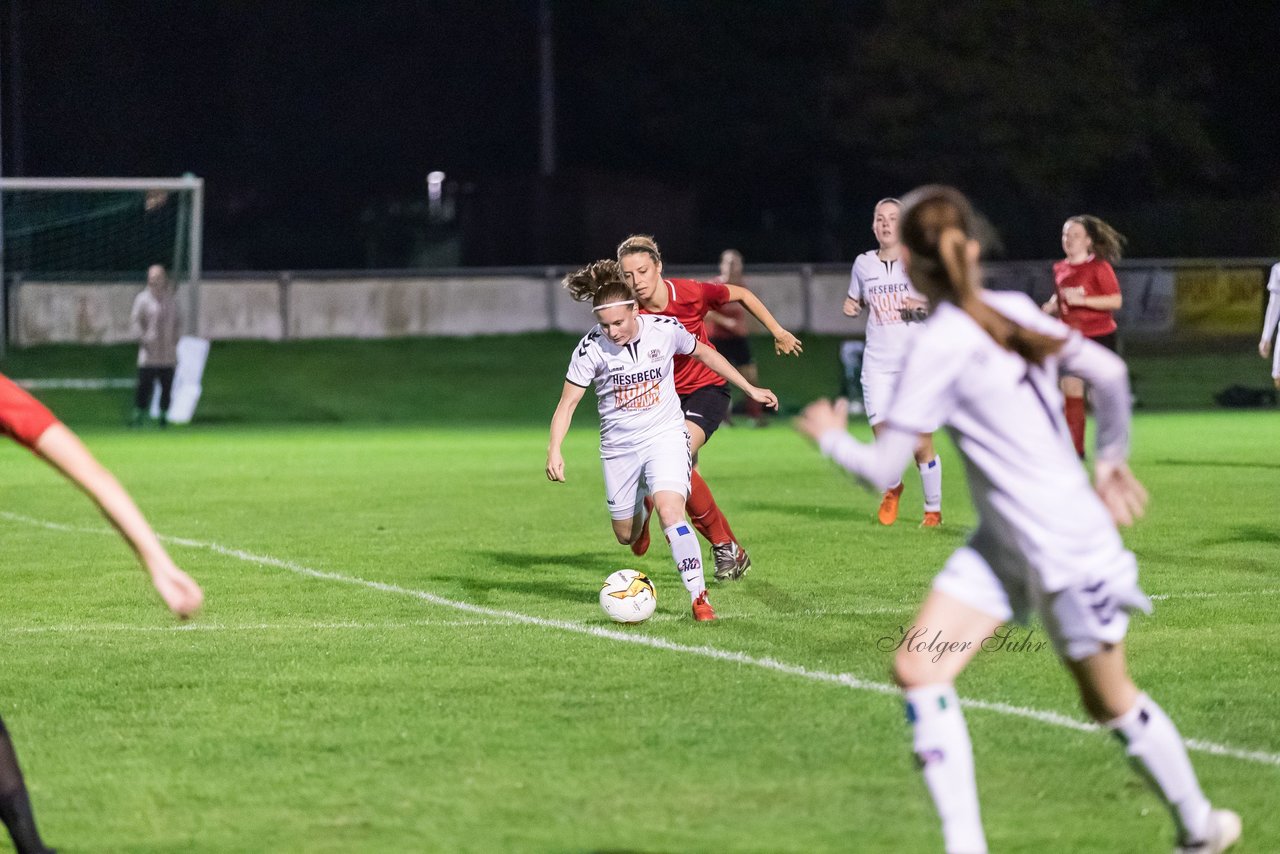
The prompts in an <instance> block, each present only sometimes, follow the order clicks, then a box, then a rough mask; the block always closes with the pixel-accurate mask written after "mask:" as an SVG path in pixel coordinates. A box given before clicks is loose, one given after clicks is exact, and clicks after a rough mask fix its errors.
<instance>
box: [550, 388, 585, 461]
mask: <svg viewBox="0 0 1280 854" xmlns="http://www.w3.org/2000/svg"><path fill="white" fill-rule="evenodd" d="M586 391H587V390H586V389H585V388H583V387H582V386H580V385H574V384H573V383H571V382H569V381H568V380H565V382H564V388H563V389H562V390H561V391H560V402H559V403H557V404H556V413H555V415H552V416H551V444H549V445H547V480H551V481H559V482H561V483H563V482H564V456H562V455H561V453H560V446H561V445H563V444H564V437H565V436H566V435H568V433H569V425H570V424H571V423H572V422H573V412H574V410H575V409H577V408H578V401H580V400H582V395H583V394H585V393H586Z"/></svg>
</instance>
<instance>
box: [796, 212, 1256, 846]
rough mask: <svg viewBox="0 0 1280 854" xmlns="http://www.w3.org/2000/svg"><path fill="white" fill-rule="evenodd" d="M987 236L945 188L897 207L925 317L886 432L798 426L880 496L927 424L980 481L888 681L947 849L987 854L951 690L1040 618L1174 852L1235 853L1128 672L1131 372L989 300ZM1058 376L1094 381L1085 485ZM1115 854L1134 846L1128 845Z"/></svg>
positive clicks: (1218, 815)
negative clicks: (866, 441) (1165, 814)
mask: <svg viewBox="0 0 1280 854" xmlns="http://www.w3.org/2000/svg"><path fill="white" fill-rule="evenodd" d="M977 230H978V221H977V216H976V214H975V213H974V211H973V209H972V208H971V207H970V206H969V202H968V200H967V199H965V197H964V196H963V195H961V194H960V193H959V192H958V191H956V190H954V189H952V188H950V187H939V186H932V187H921V188H920V189H918V190H915V191H914V192H912V193H911V194H910V195H908V196H907V197H906V198H904V199H903V210H902V242H903V246H904V248H905V249H904V253H903V260H904V262H905V264H906V267H907V272H908V274H909V275H910V277H911V281H912V283H913V284H914V285H915V287H916V288H918V289H919V290H920V292H921V293H923V294H924V295H925V296H926V297H927V298H928V300H929V304H930V307H931V309H932V310H931V312H930V315H929V319H928V320H927V321H926V322H925V332H924V334H923V335H921V336H920V339H919V341H918V342H917V343H916V344H915V346H914V347H912V349H911V352H910V353H909V354H908V355H907V360H906V364H905V365H904V367H903V372H902V382H901V383H899V385H898V388H897V391H896V392H895V394H894V396H893V399H892V400H891V401H890V403H889V408H888V417H887V418H886V420H885V423H886V429H885V430H884V431H882V432H881V433H879V434H878V435H877V436H876V438H875V442H874V444H872V445H871V446H867V445H863V444H861V443H859V442H857V441H856V440H855V439H854V438H853V437H852V436H850V435H849V433H848V427H847V422H848V407H847V406H841V405H836V406H833V405H832V404H831V403H830V402H828V401H819V402H817V403H815V404H812V405H811V406H809V407H808V408H806V409H805V411H804V415H803V416H802V417H801V418H800V419H799V421H798V422H797V426H798V427H799V428H800V429H801V430H802V431H803V432H804V433H806V434H808V435H809V436H810V437H811V438H813V439H814V440H815V441H817V442H818V446H819V448H820V449H821V450H822V452H823V453H824V454H826V455H827V456H829V457H831V458H832V459H833V460H835V461H836V462H837V463H838V464H839V465H840V466H841V467H843V468H844V469H846V470H848V471H849V472H851V473H852V474H855V475H857V476H858V477H860V478H862V479H863V480H865V481H866V482H867V483H869V484H871V485H872V486H874V487H876V488H879V489H883V488H884V485H885V484H888V483H892V482H893V480H894V479H896V478H897V477H899V475H900V474H901V472H902V466H903V464H904V463H906V461H907V460H908V459H910V458H911V453H912V450H913V448H914V447H915V444H916V442H917V441H918V435H919V433H920V430H921V428H923V427H926V426H931V425H937V424H945V425H946V426H947V429H948V431H949V432H950V434H951V437H952V439H953V440H954V443H955V446H956V449H957V450H958V451H959V453H960V455H961V456H962V457H963V458H964V461H965V467H966V469H967V471H968V472H969V475H970V476H969V479H968V480H969V491H970V494H971V495H972V498H973V505H974V509H975V510H977V513H978V527H977V530H975V531H974V532H973V534H972V535H971V536H970V538H969V541H968V542H967V543H966V544H965V545H963V546H962V547H961V548H959V549H958V550H956V552H955V553H954V554H953V555H952V556H951V557H950V558H949V559H948V560H947V562H946V565H945V566H943V568H942V571H941V572H939V573H938V575H937V576H936V577H935V579H934V582H933V589H932V590H931V591H930V592H929V594H928V595H927V597H926V598H925V601H924V604H923V606H922V607H921V609H920V613H919V614H918V615H917V617H916V620H915V623H914V625H912V626H911V627H909V628H905V629H902V630H901V631H900V634H901V638H900V639H899V638H894V640H895V641H896V647H895V648H896V650H897V651H896V653H895V655H894V662H893V670H894V676H895V678H896V679H897V681H898V684H899V685H901V686H902V688H903V692H904V693H905V695H906V701H907V722H908V723H909V724H910V725H911V728H912V734H913V741H914V744H913V746H914V750H915V754H916V758H917V761H918V764H919V767H920V770H921V772H922V774H923V776H924V780H925V784H926V785H927V787H928V789H929V794H930V796H931V797H932V799H933V802H934V806H935V807H936V809H937V811H938V816H939V818H940V819H941V820H942V833H943V839H944V844H945V846H946V850H947V852H949V854H985V852H986V850H987V842H986V836H985V833H984V832H983V828H982V818H981V815H980V810H979V806H978V787H977V783H976V778H975V773H974V762H973V747H972V745H971V744H970V741H969V729H968V726H967V725H966V723H965V719H964V712H963V710H962V709H961V707H960V706H961V704H960V699H959V697H958V696H957V695H956V690H955V679H956V677H958V676H959V675H960V673H961V672H962V671H963V670H964V668H965V667H966V666H967V665H968V663H969V661H970V660H972V658H973V656H974V655H975V654H976V653H977V652H978V651H979V650H980V649H987V650H990V649H991V646H989V645H988V642H990V641H994V640H996V639H998V638H1000V637H1001V635H998V634H996V632H997V630H998V629H999V628H1000V626H1001V625H1002V624H1004V623H1007V622H1009V621H1010V620H1013V619H1017V620H1019V621H1025V620H1026V619H1027V617H1028V616H1029V615H1030V614H1031V613H1032V612H1035V613H1036V614H1038V615H1039V616H1040V618H1041V621H1042V623H1043V626H1044V631H1045V633H1046V634H1047V635H1048V636H1049V638H1050V639H1051V640H1052V642H1053V645H1054V649H1055V651H1056V652H1057V653H1058V656H1059V657H1060V658H1061V659H1062V661H1063V663H1064V664H1065V665H1066V667H1067V669H1068V670H1069V671H1070V673H1071V675H1072V677H1073V678H1074V679H1075V682H1076V686H1077V688H1078V690H1079V693H1080V699H1081V701H1082V702H1083V704H1084V707H1085V709H1086V710H1087V711H1088V713H1089V715H1090V717H1092V718H1093V719H1094V720H1095V721H1097V722H1098V723H1100V724H1102V725H1103V726H1105V727H1106V728H1107V729H1108V730H1110V731H1111V732H1112V733H1114V734H1115V735H1116V736H1117V737H1118V738H1119V740H1120V741H1121V742H1122V743H1123V745H1124V747H1125V752H1126V753H1127V754H1128V756H1129V758H1130V759H1131V760H1132V761H1133V763H1134V764H1135V765H1136V766H1137V767H1138V768H1139V769H1140V770H1141V771H1142V772H1143V773H1144V774H1145V776H1146V777H1147V779H1148V780H1149V781H1150V783H1151V784H1152V785H1153V786H1154V788H1155V789H1156V792H1157V793H1158V794H1159V795H1160V797H1161V798H1162V799H1163V800H1164V802H1165V804H1166V805H1167V806H1168V807H1169V810H1170V811H1171V812H1172V814H1173V819H1174V823H1175V824H1176V826H1177V829H1178V836H1179V839H1178V846H1179V847H1178V848H1177V851H1178V852H1188V853H1189V854H1219V852H1222V851H1225V850H1226V849H1227V848H1229V847H1231V846H1232V845H1233V844H1234V843H1235V842H1236V840H1237V839H1239V837H1240V830H1241V824H1240V817H1239V816H1237V815H1236V814H1235V813H1233V812H1231V811H1230V810H1223V809H1214V808H1213V807H1212V805H1211V804H1210V802H1209V800H1208V799H1207V798H1206V797H1205V795H1204V793H1203V792H1202V791H1201V789H1200V783H1199V781H1198V780H1197V779H1196V773H1195V770H1194V769H1193V768H1192V767H1191V762H1190V760H1189V759H1188V758H1187V750H1186V747H1185V746H1184V745H1183V742H1182V738H1181V736H1180V735H1179V734H1178V729H1177V727H1176V726H1174V723H1173V721H1172V720H1170V719H1169V716H1168V715H1167V714H1165V712H1164V711H1163V710H1162V709H1161V708H1160V706H1159V705H1158V704H1157V703H1156V702H1155V701H1154V700H1153V699H1151V698H1150V697H1148V696H1147V695H1146V694H1144V693H1142V691H1141V690H1140V689H1139V688H1138V686H1137V685H1135V684H1134V681H1133V679H1132V678H1131V677H1130V676H1129V672H1128V665H1127V663H1126V653H1125V643H1124V639H1125V635H1126V634H1127V632H1128V626H1129V613H1130V612H1131V611H1135V610H1142V611H1150V610H1151V602H1150V600H1149V599H1148V598H1147V597H1146V595H1145V594H1144V593H1143V592H1142V589H1141V588H1140V587H1139V586H1138V565H1137V561H1136V560H1135V558H1134V556H1133V553H1132V552H1130V551H1128V550H1127V549H1126V548H1125V547H1124V542H1123V541H1122V540H1121V539H1120V534H1119V532H1118V530H1117V528H1116V525H1117V524H1120V525H1128V524H1130V523H1131V522H1132V521H1133V519H1134V517H1135V516H1139V515H1141V513H1142V511H1143V509H1144V507H1145V505H1146V500H1147V493H1146V491H1145V490H1144V489H1143V488H1142V485H1141V484H1140V483H1138V481H1137V479H1136V478H1134V476H1133V474H1132V473H1131V472H1130V471H1129V467H1128V465H1127V463H1126V460H1127V458H1128V454H1129V422H1130V410H1129V405H1130V403H1129V381H1128V376H1127V373H1126V371H1125V367H1124V362H1122V361H1120V359H1119V357H1117V356H1116V355H1115V354H1113V353H1110V352H1108V351H1107V350H1106V349H1105V348H1103V347H1101V346H1099V345H1097V344H1095V343H1093V342H1091V341H1089V340H1087V339H1085V338H1084V337H1083V336H1082V335H1080V334H1079V332H1077V331H1075V330H1072V329H1070V328H1068V327H1066V326H1065V325H1064V324H1062V323H1059V322H1057V321H1054V320H1050V319H1049V318H1047V317H1045V316H1044V314H1043V313H1042V312H1041V311H1040V310H1039V308H1038V307H1037V306H1036V304H1035V303H1033V302H1032V301H1031V300H1030V299H1028V298H1027V297H1026V296H1025V295H1023V294H1020V293H1017V292H1012V291H1004V292H993V291H987V290H985V289H984V288H983V287H982V284H981V283H982V271H981V269H980V268H979V266H978V254H979V251H980V248H981V247H980V246H979V244H978V241H977V239H975V236H974V235H975V232H976V231H977ZM1063 370H1072V371H1075V372H1077V373H1078V374H1079V375H1080V376H1083V377H1086V378H1088V379H1089V381H1090V382H1091V383H1093V384H1094V391H1095V395H1096V398H1097V406H1098V448H1097V453H1096V459H1095V461H1094V481H1093V484H1092V485H1090V483H1089V479H1088V477H1087V475H1086V474H1085V471H1084V468H1083V467H1082V466H1081V465H1080V464H1079V461H1078V460H1077V459H1076V457H1075V455H1074V454H1073V453H1072V448H1071V446H1070V445H1068V444H1067V441H1066V436H1064V435H1063V432H1062V422H1061V420H1060V416H1059V410H1058V402H1057V400H1056V397H1057V390H1056V388H1055V384H1056V379H1057V376H1058V374H1059V372H1060V371H1063ZM1005 636H1007V635H1005ZM921 637H924V638H927V639H928V640H929V642H928V643H925V642H924V641H918V640H916V639H918V638H921ZM913 641H916V642H913ZM935 641H936V643H935ZM939 645H941V646H945V647H946V649H945V654H943V652H938V651H937V650H938V646H939ZM1110 847H1111V849H1112V850H1116V851H1120V850H1132V848H1133V846H1132V845H1131V844H1129V845H1126V844H1125V840H1120V839H1117V840H1115V841H1114V843H1113V844H1112V845H1111V846H1110Z"/></svg>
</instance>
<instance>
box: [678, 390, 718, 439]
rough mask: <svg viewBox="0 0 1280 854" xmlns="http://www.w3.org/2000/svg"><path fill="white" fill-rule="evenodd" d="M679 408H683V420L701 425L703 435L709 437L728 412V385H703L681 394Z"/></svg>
mask: <svg viewBox="0 0 1280 854" xmlns="http://www.w3.org/2000/svg"><path fill="white" fill-rule="evenodd" d="M680 408H681V409H683V410H684V417H685V420H686V421H692V422H693V423H694V424H697V425H698V426H699V427H701V428H702V433H703V435H704V436H706V437H707V438H708V439H710V438H711V434H712V433H714V432H716V428H717V427H719V426H720V422H721V421H724V419H725V416H726V415H728V414H729V386H727V385H704V386H703V387H702V388H696V389H694V390H693V391H691V392H689V393H688V394H682V395H680Z"/></svg>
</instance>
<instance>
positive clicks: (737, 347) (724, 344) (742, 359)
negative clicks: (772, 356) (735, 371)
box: [711, 335, 755, 368]
mask: <svg viewBox="0 0 1280 854" xmlns="http://www.w3.org/2000/svg"><path fill="white" fill-rule="evenodd" d="M711 346H712V347H715V348H716V349H717V350H719V351H720V355H722V356H724V357H725V358H726V359H728V360H729V364H731V365H733V366H734V367H735V368H741V367H743V366H744V365H750V364H752V363H754V362H755V359H753V358H751V339H749V338H748V337H747V336H745V335H741V336H737V337H734V338H712V339H711Z"/></svg>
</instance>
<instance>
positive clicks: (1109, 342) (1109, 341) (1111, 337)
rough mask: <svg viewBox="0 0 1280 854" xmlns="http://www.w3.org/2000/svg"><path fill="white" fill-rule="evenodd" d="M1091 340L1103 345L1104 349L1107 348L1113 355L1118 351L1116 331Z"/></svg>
mask: <svg viewBox="0 0 1280 854" xmlns="http://www.w3.org/2000/svg"><path fill="white" fill-rule="evenodd" d="M1089 340H1090V341H1092V342H1093V343H1095V344H1101V345H1102V346H1103V347H1106V348H1107V349H1108V350H1110V351H1111V352H1112V353H1115V352H1117V351H1116V333H1115V331H1114V330H1113V331H1111V332H1108V333H1107V334H1106V335H1099V336H1098V337H1097V338H1090V339H1089Z"/></svg>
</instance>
